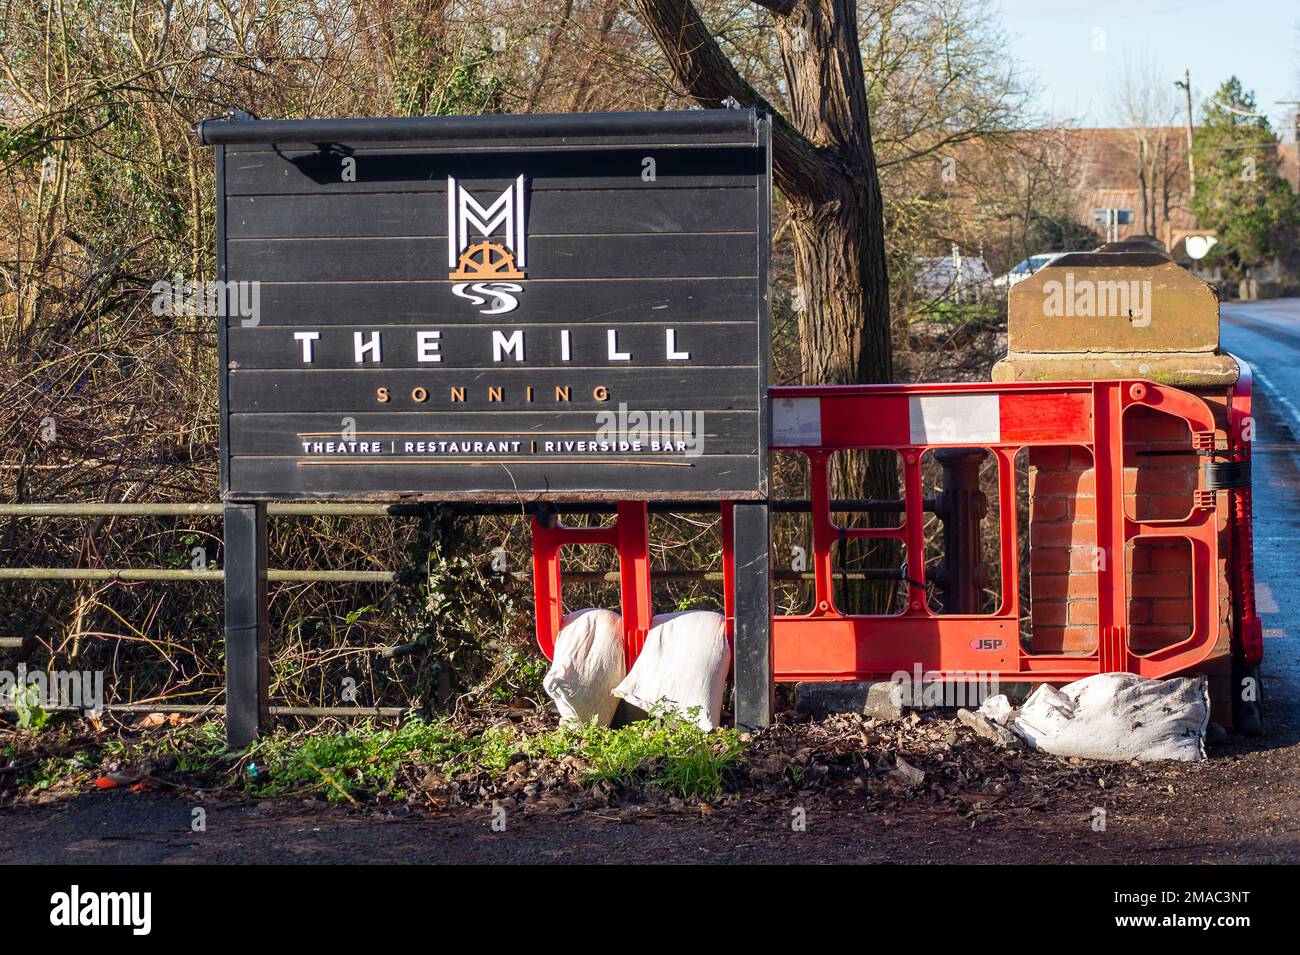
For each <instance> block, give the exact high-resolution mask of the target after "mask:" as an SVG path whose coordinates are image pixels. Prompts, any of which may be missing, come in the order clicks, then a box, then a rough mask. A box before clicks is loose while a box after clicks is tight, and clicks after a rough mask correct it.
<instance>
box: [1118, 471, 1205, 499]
mask: <svg viewBox="0 0 1300 955" xmlns="http://www.w3.org/2000/svg"><path fill="white" fill-rule="evenodd" d="M1194 478H1195V472H1194V471H1192V470H1189V469H1187V468H1170V467H1147V466H1143V467H1138V468H1125V469H1124V493H1125V495H1133V494H1137V495H1143V494H1186V493H1188V492H1190V491H1191V490H1192V487H1193V479H1194Z"/></svg>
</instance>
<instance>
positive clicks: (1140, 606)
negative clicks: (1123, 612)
mask: <svg viewBox="0 0 1300 955" xmlns="http://www.w3.org/2000/svg"><path fill="white" fill-rule="evenodd" d="M1128 622H1129V626H1130V627H1131V626H1134V625H1137V624H1144V623H1150V622H1151V601H1150V600H1149V599H1143V598H1139V599H1137V600H1130V601H1129V602H1128Z"/></svg>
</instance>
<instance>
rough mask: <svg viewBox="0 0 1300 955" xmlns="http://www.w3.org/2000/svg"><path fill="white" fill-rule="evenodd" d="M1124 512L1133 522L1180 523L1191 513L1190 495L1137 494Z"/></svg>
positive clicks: (1185, 493) (1184, 493)
mask: <svg viewBox="0 0 1300 955" xmlns="http://www.w3.org/2000/svg"><path fill="white" fill-rule="evenodd" d="M1126 503H1127V504H1128V506H1126V510H1127V511H1128V512H1129V513H1130V514H1132V515H1133V519H1134V520H1135V521H1180V520H1182V519H1183V518H1185V517H1187V515H1188V514H1190V513H1191V512H1192V495H1191V494H1190V493H1187V492H1183V493H1181V494H1143V493H1139V494H1138V495H1137V496H1136V497H1135V498H1132V499H1131V500H1130V502H1126Z"/></svg>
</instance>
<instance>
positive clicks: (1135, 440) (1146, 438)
mask: <svg viewBox="0 0 1300 955" xmlns="http://www.w3.org/2000/svg"><path fill="white" fill-rule="evenodd" d="M1124 437H1125V438H1126V439H1127V440H1126V441H1125V442H1124V443H1125V444H1138V445H1140V444H1145V443H1148V442H1152V441H1175V442H1182V443H1183V444H1189V443H1190V442H1191V440H1192V439H1191V429H1190V428H1188V427H1187V423H1186V422H1185V421H1183V419H1182V418H1175V417H1174V416H1173V415H1167V414H1164V413H1162V412H1159V411H1153V410H1151V409H1148V408H1135V409H1133V410H1132V411H1129V412H1128V413H1127V414H1126V415H1125V416H1124Z"/></svg>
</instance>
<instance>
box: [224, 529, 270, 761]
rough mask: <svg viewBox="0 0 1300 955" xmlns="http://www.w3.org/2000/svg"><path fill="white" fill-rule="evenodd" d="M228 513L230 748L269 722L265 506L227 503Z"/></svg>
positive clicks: (242, 745)
mask: <svg viewBox="0 0 1300 955" xmlns="http://www.w3.org/2000/svg"><path fill="white" fill-rule="evenodd" d="M224 515H225V528H224V534H223V536H224V541H225V544H224V548H225V556H224V558H223V562H224V564H225V572H226V744H227V745H228V746H229V747H230V748H231V749H243V748H245V747H246V746H248V745H249V744H250V743H252V742H253V740H255V739H256V738H257V737H258V736H259V735H260V734H261V733H262V732H263V731H264V730H266V729H267V728H268V727H269V726H270V722H271V711H270V699H269V689H270V683H271V662H270V637H271V633H270V631H271V626H270V620H269V617H268V613H267V603H266V505H265V504H227V505H226V506H225V509H224Z"/></svg>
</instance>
